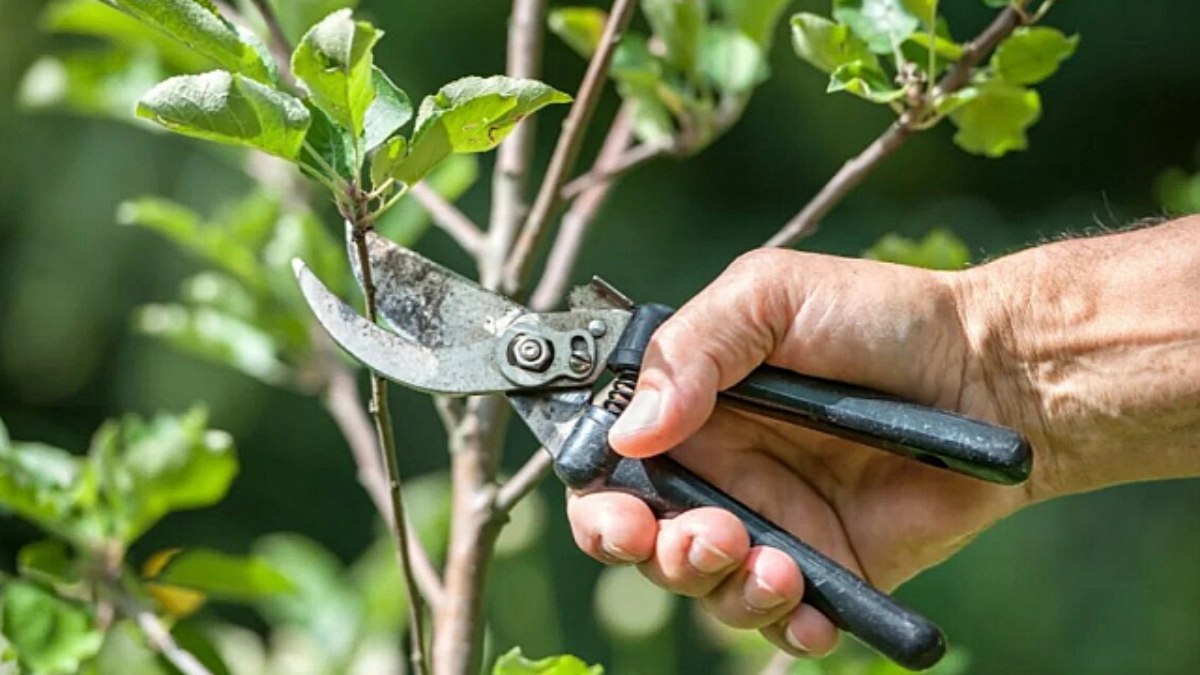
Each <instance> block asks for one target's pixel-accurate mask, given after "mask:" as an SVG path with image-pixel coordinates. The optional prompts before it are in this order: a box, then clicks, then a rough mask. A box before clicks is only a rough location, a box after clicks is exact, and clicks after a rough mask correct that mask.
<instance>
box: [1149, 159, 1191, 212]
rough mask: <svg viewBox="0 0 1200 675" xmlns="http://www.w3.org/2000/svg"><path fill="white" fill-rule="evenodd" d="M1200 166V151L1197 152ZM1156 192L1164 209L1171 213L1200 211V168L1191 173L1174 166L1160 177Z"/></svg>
mask: <svg viewBox="0 0 1200 675" xmlns="http://www.w3.org/2000/svg"><path fill="white" fill-rule="evenodd" d="M1196 157H1197V161H1196V164H1197V166H1200V151H1197V153H1196ZM1155 192H1156V193H1157V194H1158V200H1159V202H1160V203H1161V204H1162V207H1163V209H1165V210H1166V212H1167V213H1169V214H1171V215H1184V214H1188V213H1200V168H1198V169H1197V171H1196V172H1195V173H1189V172H1187V171H1184V170H1183V169H1180V168H1178V167H1174V168H1171V169H1168V170H1167V171H1165V172H1164V173H1163V174H1162V175H1161V176H1159V177H1158V182H1157V184H1156V185H1155Z"/></svg>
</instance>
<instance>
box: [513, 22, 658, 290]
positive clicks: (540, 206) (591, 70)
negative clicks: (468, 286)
mask: <svg viewBox="0 0 1200 675" xmlns="http://www.w3.org/2000/svg"><path fill="white" fill-rule="evenodd" d="M636 4H637V3H636V2H635V1H634V0H615V1H614V2H613V7H612V11H611V12H610V14H609V17H608V23H607V24H605V26H604V34H603V36H602V37H601V38H600V44H599V45H598V46H597V47H596V52H595V53H594V54H593V55H592V59H591V61H589V62H588V67H587V72H586V73H585V74H584V76H583V82H582V83H581V84H580V85H579V91H578V92H577V93H576V94H575V103H574V104H572V105H571V110H570V112H568V113H567V119H566V121H564V122H563V127H562V133H560V134H559V136H558V143H557V144H555V146H554V154H553V155H551V156H550V165H549V166H548V167H547V168H546V175H545V177H543V178H542V185H541V187H540V188H539V189H538V194H537V198H536V199H535V200H534V202H533V208H532V209H530V212H529V217H528V218H527V219H526V220H525V226H524V228H522V230H521V234H520V235H519V236H518V237H517V242H516V244H515V245H514V246H513V250H512V252H511V254H510V255H509V257H508V261H507V262H506V263H505V266H504V285H505V289H506V290H508V292H510V293H515V292H516V291H517V290H518V289H519V288H520V286H521V284H522V282H523V280H524V276H525V273H526V270H527V269H528V266H529V261H530V259H531V258H532V257H533V254H534V252H535V250H536V249H537V245H538V242H540V241H541V239H542V236H543V233H544V231H545V230H546V226H547V225H549V223H550V219H551V218H552V217H553V216H554V212H555V210H556V209H557V208H558V205H559V203H560V200H559V192H560V191H561V190H562V186H563V183H565V182H566V180H567V176H569V175H570V173H571V170H572V169H573V168H574V167H575V160H576V159H578V157H579V149H580V146H581V145H582V144H583V136H584V132H585V131H586V130H587V126H588V122H589V121H590V120H591V118H592V113H593V112H595V110H596V104H597V103H599V101H600V92H601V91H602V90H603V88H604V82H605V80H606V79H607V78H608V66H609V64H610V63H611V62H612V55H613V52H615V51H616V48H617V42H618V41H619V40H620V39H621V35H622V34H623V33H624V32H625V27H626V26H628V25H629V19H630V17H631V16H632V15H633V8H634V6H635V5H636Z"/></svg>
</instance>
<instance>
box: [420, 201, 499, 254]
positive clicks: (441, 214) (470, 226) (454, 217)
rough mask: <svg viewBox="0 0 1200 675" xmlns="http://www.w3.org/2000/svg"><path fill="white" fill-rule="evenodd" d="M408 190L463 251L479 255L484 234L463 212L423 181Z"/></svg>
mask: <svg viewBox="0 0 1200 675" xmlns="http://www.w3.org/2000/svg"><path fill="white" fill-rule="evenodd" d="M408 191H409V194H410V195H412V196H413V197H415V198H416V199H417V201H418V202H420V203H421V206H423V207H425V210H426V211H428V212H429V215H430V216H431V217H432V218H433V222H434V223H435V224H437V226H438V227H440V228H442V230H443V231H445V232H446V234H448V235H450V236H451V237H452V238H453V239H454V241H456V242H457V243H458V245H459V246H461V247H462V249H463V250H464V251H466V252H467V253H469V254H470V255H471V256H472V257H478V256H479V254H480V251H482V250H483V244H484V235H483V232H482V231H480V229H479V227H478V226H477V225H476V224H475V223H474V222H472V221H471V219H470V218H468V217H467V215H466V214H465V213H463V212H462V211H460V210H459V209H458V207H457V206H455V205H454V204H451V203H450V202H448V201H446V199H445V198H443V197H442V196H441V195H440V194H438V192H437V190H434V189H433V188H431V187H429V186H428V185H426V184H425V183H417V184H416V185H413V186H412V187H410V188H409V189H408Z"/></svg>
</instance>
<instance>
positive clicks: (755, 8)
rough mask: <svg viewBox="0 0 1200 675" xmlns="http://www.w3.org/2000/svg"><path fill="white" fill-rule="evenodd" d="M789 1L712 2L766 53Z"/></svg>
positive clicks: (730, 0) (721, 0)
mask: <svg viewBox="0 0 1200 675" xmlns="http://www.w3.org/2000/svg"><path fill="white" fill-rule="evenodd" d="M788 3H789V0H714V2H713V4H714V5H716V7H717V9H718V10H719V11H720V12H721V14H723V15H724V16H725V18H726V19H727V20H728V21H729V22H730V23H732V24H733V26H734V27H735V28H737V29H738V30H740V31H741V32H742V33H743V34H744V35H745V36H746V37H748V38H750V39H751V40H754V41H755V42H756V43H757V44H758V45H759V47H762V49H763V51H764V52H766V51H768V49H769V48H770V46H771V38H772V33H773V32H774V30H775V27H776V25H777V24H778V23H779V16H780V15H781V14H783V10H784V8H786V7H787V6H788Z"/></svg>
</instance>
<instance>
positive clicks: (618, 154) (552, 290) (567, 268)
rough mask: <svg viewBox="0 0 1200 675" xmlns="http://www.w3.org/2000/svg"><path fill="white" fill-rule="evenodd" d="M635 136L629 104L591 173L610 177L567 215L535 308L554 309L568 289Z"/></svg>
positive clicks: (535, 297) (538, 289)
mask: <svg viewBox="0 0 1200 675" xmlns="http://www.w3.org/2000/svg"><path fill="white" fill-rule="evenodd" d="M632 137H633V107H632V105H631V104H629V103H626V104H623V105H622V106H621V109H620V110H618V111H617V116H616V117H615V118H614V119H613V122H612V126H610V127H609V130H608V134H607V136H605V138H604V145H603V146H601V148H600V153H599V154H598V155H597V157H596V162H595V165H594V166H593V167H592V170H591V171H590V172H589V174H588V175H597V176H606V177H605V178H601V179H600V180H599V182H597V183H595V184H594V185H592V186H591V187H588V188H587V189H586V190H585V191H584V192H583V193H581V194H580V195H579V198H578V199H576V200H575V201H574V202H572V204H571V208H570V209H569V210H568V211H567V213H566V215H564V216H563V219H562V226H561V227H560V228H559V230H558V235H557V236H556V237H555V240H554V245H553V246H552V247H551V248H550V255H549V257H548V258H547V260H546V267H545V270H544V271H543V272H542V278H541V280H540V281H538V285H537V287H536V288H535V289H534V291H533V295H532V296H531V298H530V303H529V304H530V306H531V307H532V308H533V309H534V310H535V311H539V312H542V311H547V310H550V309H553V308H554V306H555V305H557V304H558V302H559V301H560V300H561V299H562V296H563V294H564V293H565V292H566V290H567V283H568V282H569V281H570V279H571V270H573V269H574V268H575V261H576V260H577V259H578V258H579V250H580V248H581V247H582V246H583V240H584V237H585V236H586V235H587V231H588V228H589V227H590V226H591V224H592V222H593V221H595V220H596V216H597V215H598V214H599V212H600V208H601V207H602V206H603V205H604V202H605V201H606V200H607V199H608V192H609V190H610V189H611V188H612V186H613V183H614V182H615V180H616V177H617V175H618V174H619V173H620V172H619V171H618V170H617V169H618V168H619V167H620V166H621V163H622V162H625V161H626V158H627V157H628V155H629V153H628V152H626V148H628V147H629V142H630V140H631V139H632ZM639 147H642V148H645V147H647V146H639ZM635 150H636V148H635Z"/></svg>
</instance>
